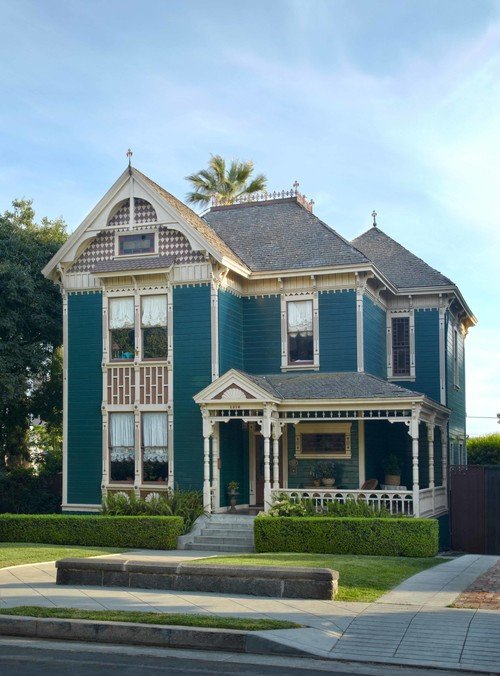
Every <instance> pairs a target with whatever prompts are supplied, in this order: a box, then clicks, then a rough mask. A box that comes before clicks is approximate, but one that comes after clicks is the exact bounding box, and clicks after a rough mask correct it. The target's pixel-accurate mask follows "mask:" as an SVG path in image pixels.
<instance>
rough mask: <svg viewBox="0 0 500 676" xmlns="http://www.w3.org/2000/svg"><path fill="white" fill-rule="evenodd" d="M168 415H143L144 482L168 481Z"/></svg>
mask: <svg viewBox="0 0 500 676" xmlns="http://www.w3.org/2000/svg"><path fill="white" fill-rule="evenodd" d="M167 423H168V419H167V414H166V413H161V412H160V413H143V414H142V481H143V483H147V482H150V481H159V482H161V481H167V476H168V442H167V438H168V432H167Z"/></svg>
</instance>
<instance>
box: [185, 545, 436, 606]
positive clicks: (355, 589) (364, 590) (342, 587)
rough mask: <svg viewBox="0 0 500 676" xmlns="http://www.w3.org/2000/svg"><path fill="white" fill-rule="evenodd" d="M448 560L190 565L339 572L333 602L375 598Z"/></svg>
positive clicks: (266, 559) (234, 559)
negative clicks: (314, 569) (297, 568)
mask: <svg viewBox="0 0 500 676" xmlns="http://www.w3.org/2000/svg"><path fill="white" fill-rule="evenodd" d="M448 560H449V559H445V558H443V557H432V558H410V557H403V556H360V555H356V556H353V555H348V554H291V553H290V554H274V553H272V554H245V555H241V556H240V555H234V556H216V557H213V558H207V559H196V560H195V561H191V562H190V563H192V564H195V565H196V564H210V565H218V564H220V565H230V566H304V567H313V568H330V569H332V570H336V571H338V573H339V591H338V594H337V596H336V597H335V600H336V601H363V602H365V603H366V602H371V601H376V600H377V599H378V598H379V597H380V596H382V594H385V592H387V591H389V590H390V589H392V588H393V587H395V586H396V585H398V584H400V583H401V582H403V580H406V579H407V578H408V577H411V576H412V575H415V574H416V573H420V572H421V571H422V570H426V569H427V568H432V567H433V566H437V565H438V564H440V563H444V562H445V561H448Z"/></svg>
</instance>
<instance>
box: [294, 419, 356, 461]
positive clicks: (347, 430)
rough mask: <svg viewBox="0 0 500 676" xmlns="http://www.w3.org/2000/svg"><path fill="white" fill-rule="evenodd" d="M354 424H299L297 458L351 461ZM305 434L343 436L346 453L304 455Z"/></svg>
mask: <svg viewBox="0 0 500 676" xmlns="http://www.w3.org/2000/svg"><path fill="white" fill-rule="evenodd" d="M351 430H352V423H350V422H349V423H337V422H318V423H313V422H311V423H309V422H299V423H298V424H297V425H296V427H295V457H296V458H298V459H299V460H350V459H351V458H352V447H351ZM303 434H343V435H344V436H345V453H302V435H303Z"/></svg>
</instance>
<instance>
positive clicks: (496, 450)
mask: <svg viewBox="0 0 500 676" xmlns="http://www.w3.org/2000/svg"><path fill="white" fill-rule="evenodd" d="M467 462H468V463H469V465H500V433H499V432H495V433H494V434H485V435H483V436H482V437H472V438H471V439H467Z"/></svg>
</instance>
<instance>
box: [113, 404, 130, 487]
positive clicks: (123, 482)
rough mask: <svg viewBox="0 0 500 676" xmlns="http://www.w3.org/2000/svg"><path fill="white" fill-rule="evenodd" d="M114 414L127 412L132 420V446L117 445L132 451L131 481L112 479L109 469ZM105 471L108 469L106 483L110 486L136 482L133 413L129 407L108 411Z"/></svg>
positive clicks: (127, 484)
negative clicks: (112, 417)
mask: <svg viewBox="0 0 500 676" xmlns="http://www.w3.org/2000/svg"><path fill="white" fill-rule="evenodd" d="M114 414H119V415H122V414H127V415H130V416H132V418H133V420H134V445H133V446H118V447H117V448H132V449H133V452H134V460H133V463H134V469H133V475H132V481H130V480H128V479H113V477H112V471H111V463H112V462H113V461H112V459H111V453H112V449H113V448H114V446H112V445H111V427H112V425H111V416H112V415H114ZM107 449H108V453H107V456H108V457H107V471H108V485H110V486H135V482H136V476H137V474H136V472H137V466H136V464H137V450H136V439H135V415H134V411H133V410H130V409H125V410H113V411H108V426H107Z"/></svg>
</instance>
